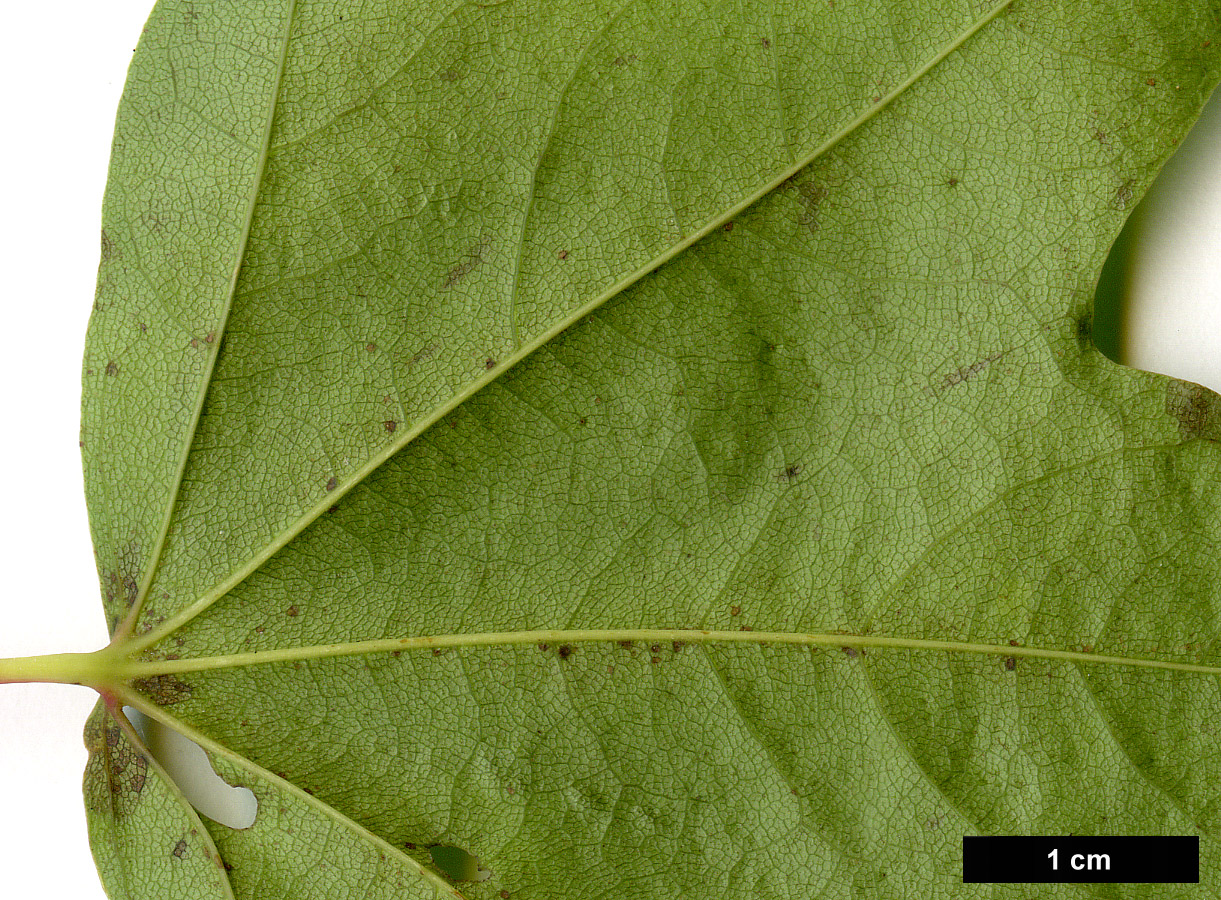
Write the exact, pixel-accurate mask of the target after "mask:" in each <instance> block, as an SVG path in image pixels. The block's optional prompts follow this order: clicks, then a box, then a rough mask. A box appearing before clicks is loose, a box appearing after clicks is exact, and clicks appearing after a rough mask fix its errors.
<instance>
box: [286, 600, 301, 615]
mask: <svg viewBox="0 0 1221 900" xmlns="http://www.w3.org/2000/svg"><path fill="white" fill-rule="evenodd" d="M288 615H290V616H293V617H294V618H295V617H296V616H299V615H301V610H299V609H297V604H295V603H294V604H293V605H292V606H290V607H289V608H288Z"/></svg>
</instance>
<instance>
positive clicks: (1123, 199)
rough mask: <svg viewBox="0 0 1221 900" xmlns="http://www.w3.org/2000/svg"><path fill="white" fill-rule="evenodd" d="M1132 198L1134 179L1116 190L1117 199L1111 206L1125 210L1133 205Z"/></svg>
mask: <svg viewBox="0 0 1221 900" xmlns="http://www.w3.org/2000/svg"><path fill="white" fill-rule="evenodd" d="M1132 197H1133V191H1132V179H1131V178H1129V179H1128V180H1127V181H1125V182H1124V183H1123V184H1121V185H1120V186H1119V187H1117V188H1116V189H1115V198H1114V199H1113V200H1112V201H1111V206H1112V207H1114V208H1115V209H1118V210H1125V209H1127V208H1128V206H1129V204H1131V202H1132Z"/></svg>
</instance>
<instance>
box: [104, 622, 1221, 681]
mask: <svg viewBox="0 0 1221 900" xmlns="http://www.w3.org/2000/svg"><path fill="white" fill-rule="evenodd" d="M591 643H631V644H633V645H634V644H636V643H641V644H643V645H645V646H646V647H648V646H650V645H652V644H659V645H660V644H669V645H671V646H673V645H674V644H701V645H710V644H726V645H729V644H751V645H755V646H763V645H776V646H788V647H798V648H808V649H831V650H841V651H845V652H847V651H852V652H858V653H860V652H864V651H867V650H871V649H872V650H907V651H924V652H946V653H970V654H976V655H984V656H998V657H1002V658H1005V659H1012V660H1014V661H1016V660H1018V659H1040V660H1047V661H1053V662H1067V663H1074V664H1082V665H1110V666H1126V667H1130V668H1144V669H1160V670H1164V671H1172V672H1186V673H1192V674H1199V675H1214V676H1216V675H1221V665H1206V664H1203V663H1190V662H1175V661H1172V660H1164V659H1150V658H1147V657H1140V656H1119V655H1114V654H1106V653H1095V652H1093V651H1092V650H1053V649H1049V648H1045V647H1032V646H1026V645H1019V644H989V643H982V642H973V641H955V640H949V641H946V640H932V639H927V638H908V637H894V636H888V635H876V634H842V633H840V632H791V631H712V630H707V629H695V628H617V629H616V628H603V629H548V630H538V631H498V632H482V633H471V634H438V635H427V636H422V637H405V638H383V639H379V640H371V641H353V642H349V643H343V644H316V645H313V646H306V647H288V648H285V649H283V650H263V651H255V652H252V653H234V654H230V655H226V656H205V657H196V658H188V659H158V660H147V661H139V662H130V663H127V664H125V665H124V666H123V667H122V674H123V676H124V677H126V678H129V679H140V678H152V677H154V676H158V675H183V674H188V673H190V672H208V671H215V670H217V669H232V668H241V667H245V666H258V665H268V664H272V663H281V662H301V661H305V660H312V659H329V658H335V657H341V656H364V655H369V654H374V653H399V652H405V651H413V650H432V651H440V650H450V649H461V648H488V647H513V646H529V645H540V646H546V647H547V648H548V649H550V648H552V647H555V648H556V649H557V651H558V650H560V649H561V648H563V647H565V646H568V647H569V650H570V651H571V649H572V647H571V645H573V644H591ZM564 655H565V656H566V655H567V654H564ZM1015 664H1016V663H1015Z"/></svg>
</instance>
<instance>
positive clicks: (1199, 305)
mask: <svg viewBox="0 0 1221 900" xmlns="http://www.w3.org/2000/svg"><path fill="white" fill-rule="evenodd" d="M1099 134H1102V132H1101V131H1100V132H1099ZM1103 140H1112V141H1119V140H1120V139H1119V137H1118V136H1113V137H1107V136H1106V135H1103V137H1102V138H1100V141H1103ZM1103 146H1104V147H1105V146H1106V144H1105V143H1104V144H1103ZM1117 149H1118V148H1117ZM1089 331H1090V332H1091V333H1090V337H1092V339H1093V341H1094V344H1095V346H1097V348H1098V349H1099V350H1100V351H1102V352H1103V353H1104V354H1106V355H1107V356H1108V357H1110V358H1111V359H1112V360H1114V361H1115V362H1118V363H1121V364H1123V365H1126V366H1132V367H1133V368H1138V369H1144V370H1146V371H1150V372H1160V373H1162V374H1165V375H1171V376H1173V377H1175V378H1181V379H1184V380H1186V381H1194V382H1196V383H1198V384H1204V385H1207V386H1209V387H1211V388H1213V389H1214V390H1221V346H1219V345H1218V344H1219V342H1218V336H1219V335H1221V92H1217V93H1215V94H1214V95H1213V97H1212V98H1211V99H1210V100H1209V102H1208V103H1207V104H1206V105H1205V107H1204V111H1203V114H1202V115H1201V117H1200V119H1199V121H1198V122H1197V123H1196V124H1195V126H1194V127H1193V128H1192V130H1191V132H1190V133H1189V134H1188V135H1187V137H1186V138H1184V140H1183V141H1182V143H1181V145H1180V146H1179V149H1178V151H1177V152H1176V153H1175V154H1174V156H1172V157H1171V158H1170V160H1169V161H1168V162H1167V163H1166V165H1165V167H1164V168H1163V169H1162V171H1161V173H1160V174H1159V175H1158V177H1157V179H1156V180H1155V181H1154V183H1153V185H1152V187H1151V188H1150V189H1149V193H1148V194H1146V195H1145V197H1144V198H1143V199H1142V200H1141V201H1140V203H1139V204H1137V206H1136V208H1135V210H1134V211H1133V212H1132V215H1131V216H1130V217H1129V218H1128V221H1127V223H1126V224H1125V225H1124V228H1123V231H1122V232H1121V233H1120V235H1119V237H1118V238H1117V239H1116V241H1115V244H1114V245H1113V246H1112V248H1111V253H1110V255H1109V256H1108V257H1107V261H1106V265H1105V266H1104V267H1103V270H1102V275H1101V277H1100V278H1099V281H1098V286H1097V289H1096V291H1095V296H1094V316H1093V321H1092V323H1090V328H1089Z"/></svg>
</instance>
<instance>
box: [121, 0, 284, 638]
mask: <svg viewBox="0 0 1221 900" xmlns="http://www.w3.org/2000/svg"><path fill="white" fill-rule="evenodd" d="M296 8H297V0H287V3H286V8H285V13H284V30H283V32H282V33H281V43H280V58H279V60H278V61H277V63H276V75H275V78H274V79H273V81H272V86H271V96H270V98H269V99H268V103H267V115H266V118H265V119H264V122H263V135H262V143H261V145H260V149H259V160H258V163H257V165H256V167H255V172H254V178H253V179H252V181H251V184H250V193H249V194H248V196H247V198H246V213H245V220H244V221H243V223H242V234H241V237H240V238H239V239H238V242H237V247H236V248H235V251H236V252H235V253H234V257H233V270H232V271H231V272H230V274H229V285H228V287H227V289H226V291H225V297H224V302H223V304H222V306H221V313H220V317H219V321H218V322H217V325H216V329H215V338H214V340H213V341H212V344H211V352H210V353H209V355H208V359H207V362H206V363H205V366H204V372H203V377H202V378H200V382H199V389H198V390H197V391H196V394H195V406H194V409H193V410H192V411H191V422H190V424H189V425H188V427H187V431H186V434H185V435H184V438H183V442H182V448H181V450H180V451H179V456H178V467H177V469H175V471H174V483H173V487H172V488H171V489H170V496H169V501H168V502H167V503H166V506H165V512H164V513H163V515H162V518H161V527H160V529H159V530H158V532H157V539H156V542H155V543H154V545H153V552H152V554H151V555H150V556H149V558H148V561H147V563H146V565H145V569H144V576H143V577H142V578H141V579H140V585H139V588H138V589H137V592H136V599H135V600H134V601H133V602H132V605H131V609H129V610H128V612H127V615H126V616H124V618H123V621H122V623H121V624H120V625H119V627H118V628H116V629H115V633H114V636H113V638H112V643H117V642H122V641H123V640H124V639H125V638H126V637H127V636H128V635H129V634H130V633H131V630H132V628H133V627H135V624H136V622H137V621H138V620H139V618H140V612H141V611H142V610H143V609H144V601H145V599H146V598H147V597H148V591H149V588H150V587H151V586H152V583H153V576H154V575H155V574H156V573H157V568H158V566H159V564H160V562H161V554H162V552H163V551H164V550H165V543H166V539H167V537H168V536H169V531H170V522H171V521H173V518H174V510H175V509H176V508H177V506H178V497H179V495H180V494H181V493H182V479H183V476H184V475H185V473H186V468H187V460H188V459H189V457H190V455H191V447H192V446H193V445H194V443H195V435H196V434H197V433H198V431H199V422H200V419H201V418H203V409H204V403H205V401H206V400H207V397H208V390H209V388H210V387H211V384H212V374H213V372H215V371H216V361H217V358H218V357H219V356H220V348H221V344H223V343H224V335H225V329H226V327H227V326H228V324H229V313H230V311H231V310H232V309H233V297H234V295H235V294H236V293H237V280H238V276H239V275H240V274H241V271H242V261H243V260H244V259H245V258H246V246H247V244H248V243H249V242H250V229H251V226H252V225H253V223H254V211H255V206H256V205H257V202H258V196H259V190H260V188H261V187H262V185H263V173H264V172H265V171H266V169H267V157H268V155H269V152H270V149H271V134H272V127H273V126H274V124H275V118H276V106H277V103H278V100H279V97H280V83H281V82H282V81H283V80H284V68H285V64H286V62H287V60H288V43H289V36H290V35H291V33H292V23H293V17H294V15H295V14H296Z"/></svg>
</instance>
